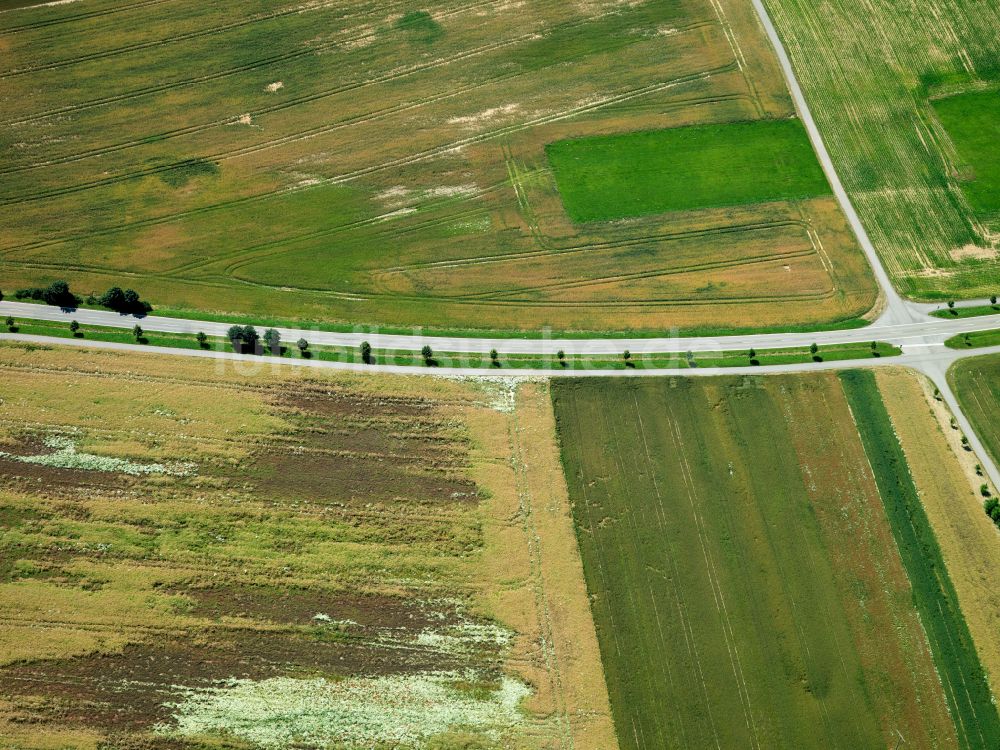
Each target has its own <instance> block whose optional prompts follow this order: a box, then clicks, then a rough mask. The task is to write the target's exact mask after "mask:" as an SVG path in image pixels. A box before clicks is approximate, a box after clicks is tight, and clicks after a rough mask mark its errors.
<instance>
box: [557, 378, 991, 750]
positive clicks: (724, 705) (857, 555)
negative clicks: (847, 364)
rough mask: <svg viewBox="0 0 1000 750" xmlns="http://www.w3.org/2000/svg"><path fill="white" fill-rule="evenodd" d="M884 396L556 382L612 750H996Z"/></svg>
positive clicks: (733, 382) (659, 382)
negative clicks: (615, 743)
mask: <svg viewBox="0 0 1000 750" xmlns="http://www.w3.org/2000/svg"><path fill="white" fill-rule="evenodd" d="M879 398H880V397H879V392H878V390H877V389H876V385H875V380H874V379H873V378H872V376H871V375H870V374H869V373H854V374H852V375H851V376H850V377H845V378H843V379H842V378H840V377H838V376H837V375H836V374H833V373H830V374H817V375H809V376H768V377H761V376H742V377H726V378H705V379H695V378H688V379H685V378H670V379H650V380H642V381H637V380H636V381H609V380H604V381H600V380H596V379H595V380H588V381H586V382H581V381H575V382H574V381H558V382H557V383H555V384H554V385H553V402H554V406H555V412H556V419H557V425H558V432H559V437H560V441H561V445H562V454H563V462H564V466H565V469H566V475H567V479H568V482H569V488H570V497H571V500H572V502H573V510H574V518H575V520H576V524H577V536H578V540H579V544H580V549H581V554H582V557H583V563H584V571H585V574H586V578H587V583H588V587H589V589H590V592H591V606H592V609H593V612H594V620H595V624H596V626H597V630H598V639H599V641H600V643H601V649H602V653H603V655H604V667H605V672H606V675H607V680H608V690H609V693H610V699H611V706H612V713H613V714H614V717H615V723H616V726H617V729H618V737H619V741H620V743H621V746H622V747H623V748H636V749H642V748H650V749H651V748H661V747H682V748H683V747H690V748H702V747H713V746H714V747H748V748H753V747H759V748H769V747H798V748H808V747H816V748H835V747H843V748H857V747H880V746H892V745H893V744H895V743H896V742H899V734H897V733H901V734H902V735H903V736H904V737H905V742H906V744H907V745H909V746H911V747H963V748H987V747H994V746H995V745H996V741H997V738H998V737H1000V720H998V718H997V715H996V708H995V706H994V705H993V704H992V703H990V691H989V688H988V685H987V683H986V680H985V678H984V676H983V671H982V667H981V666H980V664H979V661H978V659H977V653H976V650H975V648H974V647H973V646H972V641H971V637H970V636H969V632H968V629H967V626H966V624H965V621H964V619H963V618H962V614H961V611H960V610H958V605H957V603H956V601H957V600H956V599H955V596H954V591H953V590H952V589H951V584H950V582H949V577H948V573H947V571H946V569H945V567H944V565H943V563H942V562H941V558H940V552H939V551H938V550H937V547H936V545H935V543H934V537H933V534H932V533H931V532H930V530H929V527H928V525H927V520H926V518H923V521H922V522H921V521H920V519H919V518H917V515H918V513H917V512H918V510H919V507H920V506H919V502H917V501H916V495H915V492H914V491H913V482H912V480H910V479H908V477H909V475H908V472H907V467H906V463H905V460H902V462H901V463H896V464H893V463H892V461H891V459H893V458H895V459H898V458H899V455H898V451H900V448H899V443H898V442H896V441H895V438H894V437H892V431H891V428H889V429H888V431H886V429H885V428H886V426H887V425H888V417H887V416H886V411H885V407H883V406H882V405H881V401H880V400H879ZM862 402H864V404H865V405H866V407H867V408H869V409H870V410H871V413H872V414H874V416H872V417H870V418H869V420H868V421H867V422H866V421H865V420H864V419H862V421H861V423H860V424H857V425H856V423H855V416H857V415H858V414H859V411H858V405H859V404H861V403H862ZM876 407H877V408H876ZM879 409H881V411H880V412H879ZM852 410H853V414H852ZM859 427H861V428H862V429H863V430H864V432H863V438H864V439H862V436H859ZM908 434H909V433H908ZM889 437H892V442H888V438H889ZM925 437H926V436H925ZM894 451H895V452H894ZM870 466H871V467H874V469H875V471H874V472H873V469H872V468H869V467H870ZM893 472H895V473H893ZM906 481H909V485H906ZM962 487H964V488H965V489H964V490H962V489H961V488H962ZM900 488H902V489H900ZM959 489H960V491H961V492H964V493H965V497H966V499H967V500H968V499H969V497H968V496H969V495H970V494H971V491H970V489H969V480H968V479H967V478H964V477H963V483H962V484H961V485H959ZM902 508H908V509H909V510H910V511H911V513H912V514H913V516H912V520H909V521H908V523H909V524H910V525H909V526H905V525H904V523H903V522H904V520H906V519H904V516H902V515H901V514H900V513H899V512H898V511H899V510H900V509H902ZM907 529H909V531H907ZM907 534H908V536H907ZM911 542H916V543H913V544H911ZM904 543H905V545H906V546H904ZM897 545H898V547H897ZM949 549H950V547H949ZM900 550H902V552H903V553H904V554H902V555H901V554H900ZM935 555H936V556H935ZM931 572H933V573H934V574H935V575H936V577H933V576H932V577H928V576H929V573H931ZM962 582H963V583H962V585H963V589H962V590H963V592H965V591H966V590H967V589H966V588H964V587H966V584H967V583H968V582H969V579H968V577H967V576H966V575H965V573H963V577H962ZM963 602H964V600H963ZM970 602H971V600H970ZM980 603H981V602H980ZM938 605H940V607H941V609H932V606H934V607H936V606H938ZM970 606H971V603H970ZM977 617H978V615H977ZM982 622H983V620H982V618H981V617H979V619H977V620H976V623H977V628H979V626H980V625H981V624H982ZM977 632H978V633H979V634H980V635H981V634H982V630H981V629H977ZM943 634H944V635H949V636H951V637H952V638H953V640H952V641H949V642H947V643H944V644H942V642H941V640H940V638H941V636H942V635H943ZM991 653H992V651H991ZM939 675H941V677H939ZM942 680H944V683H943V682H942ZM983 699H985V704H984V703H983ZM665 707H669V709H665ZM953 716H954V717H955V720H953V719H952V717H953Z"/></svg>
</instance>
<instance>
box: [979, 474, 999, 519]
mask: <svg viewBox="0 0 1000 750" xmlns="http://www.w3.org/2000/svg"><path fill="white" fill-rule="evenodd" d="M985 486H986V485H985V484H984V485H983V487H985ZM983 510H985V511H986V515H988V516H989V517H990V518H992V519H993V523H995V524H996V525H997V526H998V527H1000V500H997V499H996V498H995V497H991V498H989V499H988V500H986V501H984V502H983Z"/></svg>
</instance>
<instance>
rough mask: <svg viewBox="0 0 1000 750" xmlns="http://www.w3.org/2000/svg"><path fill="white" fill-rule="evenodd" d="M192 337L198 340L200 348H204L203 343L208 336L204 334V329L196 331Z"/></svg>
mask: <svg viewBox="0 0 1000 750" xmlns="http://www.w3.org/2000/svg"><path fill="white" fill-rule="evenodd" d="M194 338H195V341H197V342H198V346H200V347H201V348H202V349H204V348H205V343H206V342H207V341H208V336H206V335H205V332H204V331H198V333H196V334H195V337H194Z"/></svg>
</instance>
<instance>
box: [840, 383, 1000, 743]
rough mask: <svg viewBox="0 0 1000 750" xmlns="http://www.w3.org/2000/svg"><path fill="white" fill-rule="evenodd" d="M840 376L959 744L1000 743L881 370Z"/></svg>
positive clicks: (999, 723)
mask: <svg viewBox="0 0 1000 750" xmlns="http://www.w3.org/2000/svg"><path fill="white" fill-rule="evenodd" d="M840 379H841V381H842V382H843V384H844V391H845V393H846V394H847V400H848V402H849V403H850V405H851V411H852V412H853V414H854V419H855V421H856V423H857V425H858V431H859V432H860V434H861V441H862V443H863V444H864V446H865V453H866V454H867V456H868V462H869V463H870V465H871V467H872V471H873V472H874V474H875V480H876V482H877V483H878V488H879V492H880V493H881V496H882V502H883V504H884V505H885V511H886V514H887V515H888V517H889V523H890V525H891V526H892V531H893V536H894V537H895V539H896V546H897V547H898V549H899V553H900V556H901V557H902V560H903V565H904V566H905V568H906V573H907V575H908V576H909V579H910V583H911V585H912V586H913V602H914V604H915V605H916V607H917V610H918V611H919V612H920V619H921V622H923V624H924V628H925V630H926V632H927V637H928V638H929V640H930V644H931V651H932V653H933V654H934V662H935V664H936V665H937V669H938V674H939V675H940V676H941V680H942V682H943V683H944V687H945V695H946V696H947V698H948V706H949V709H950V711H951V714H952V716H953V717H955V728H956V731H957V733H958V739H959V744H960V745H961V747H963V748H982V750H988V749H989V748H995V747H1000V716H998V715H997V708H996V704H995V702H994V701H993V696H992V694H991V692H990V688H989V684H988V682H987V680H986V675H985V673H984V672H983V668H982V665H981V664H980V662H979V657H978V655H977V654H976V649H975V646H974V645H973V642H972V636H971V635H970V634H969V629H968V627H967V625H966V623H965V617H964V616H963V615H962V610H961V608H960V607H959V603H958V596H957V595H956V593H955V589H954V586H953V585H952V583H951V579H950V577H949V576H948V571H947V569H946V568H945V565H944V560H943V559H942V557H941V550H940V548H939V547H938V543H937V540H936V539H935V538H934V533H933V532H932V531H931V528H930V524H929V522H928V520H927V514H926V513H925V512H924V509H923V506H922V505H921V503H920V499H919V497H918V496H917V489H916V486H915V485H914V483H913V477H912V476H911V475H910V470H909V467H907V465H906V457H905V456H904V455H903V449H902V447H901V446H900V444H899V440H898V438H897V437H896V435H895V433H894V432H893V427H892V423H891V422H890V421H889V415H888V413H887V412H886V409H885V405H884V404H883V403H882V397H881V395H880V394H879V391H878V387H877V386H876V384H875V376H874V375H873V374H872V373H871V372H867V371H860V370H851V371H847V372H844V373H842V374H841V375H840Z"/></svg>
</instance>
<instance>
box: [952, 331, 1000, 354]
mask: <svg viewBox="0 0 1000 750" xmlns="http://www.w3.org/2000/svg"><path fill="white" fill-rule="evenodd" d="M998 344H1000V328H993V329H992V330H989V331H970V332H969V333H959V334H957V335H955V336H952V337H951V338H950V339H948V340H947V341H945V342H944V345H945V346H947V347H949V348H950V349H978V348H981V347H984V346H997V345H998Z"/></svg>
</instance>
